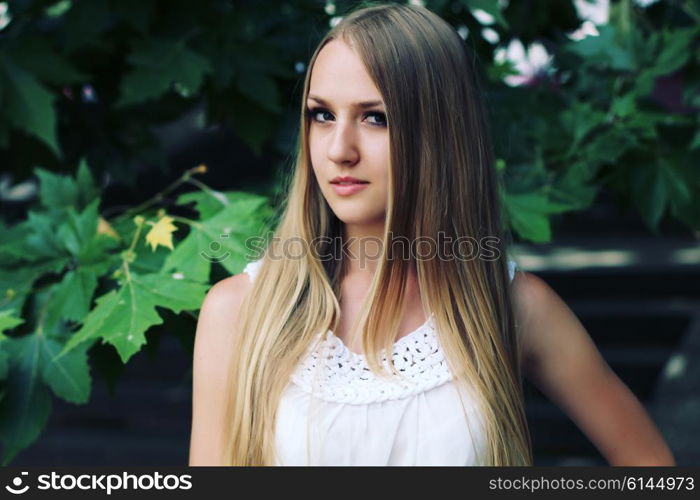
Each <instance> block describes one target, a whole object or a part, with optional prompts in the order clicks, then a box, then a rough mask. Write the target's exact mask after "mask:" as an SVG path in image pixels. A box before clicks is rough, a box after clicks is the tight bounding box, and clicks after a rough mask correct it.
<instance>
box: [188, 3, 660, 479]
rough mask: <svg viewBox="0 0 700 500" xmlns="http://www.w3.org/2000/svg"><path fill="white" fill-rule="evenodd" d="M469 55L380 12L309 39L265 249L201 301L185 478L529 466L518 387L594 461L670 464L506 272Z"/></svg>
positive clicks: (526, 279)
mask: <svg viewBox="0 0 700 500" xmlns="http://www.w3.org/2000/svg"><path fill="white" fill-rule="evenodd" d="M470 59H471V56H470V55H469V51H468V49H467V48H466V46H465V43H464V42H463V40H462V39H461V38H460V37H459V35H458V34H457V33H456V32H455V31H454V29H453V28H452V27H451V26H450V25H449V24H447V23H446V22H445V21H443V20H442V19H440V18H439V17H438V16H436V15H435V14H433V13H431V12H430V11H429V10H427V9H425V8H421V7H413V6H406V5H399V4H387V5H378V6H371V7H366V8H363V9H360V10H356V11H354V12H353V13H351V14H349V15H347V16H346V17H344V18H343V20H342V21H341V22H340V23H339V24H338V25H337V26H335V27H334V28H333V29H332V30H331V31H330V32H329V33H328V34H327V36H326V37H325V38H324V39H323V40H322V41H321V42H320V44H319V46H318V48H317V49H316V51H315V52H314V54H313V56H312V58H311V61H310V64H309V67H308V72H307V74H306V79H305V83H304V93H303V101H302V106H303V109H302V119H301V129H300V130H301V134H300V144H299V151H298V154H297V160H296V166H295V169H294V172H293V177H292V179H291V184H290V186H289V191H288V193H289V194H288V198H287V199H286V203H285V207H284V210H283V213H282V216H281V218H280V222H279V224H278V226H277V228H276V230H275V233H274V237H273V238H271V240H270V242H269V244H268V245H267V247H266V249H265V250H266V252H265V254H264V256H263V257H261V258H259V259H258V260H256V261H254V262H251V263H250V264H249V265H248V266H247V267H246V269H245V272H243V273H241V274H238V275H235V276H232V277H230V278H227V279H225V280H223V281H221V282H219V283H217V284H216V285H215V286H214V287H213V288H212V289H211V290H210V292H209V293H208V295H207V297H206V299H205V301H204V303H203V305H202V309H201V312H200V316H199V323H198V326H197V332H196V341H195V354H194V380H193V421H192V435H191V447H190V465H222V464H231V465H298V464H309V465H314V464H318V465H349V464H361V465H377V464H387V465H476V464H493V465H529V464H532V452H531V444H530V439H529V434H528V427H527V422H526V418H525V412H524V406H523V393H522V375H523V374H524V375H526V376H528V377H529V379H530V380H532V381H533V382H534V383H535V384H536V385H537V386H538V387H539V388H540V389H541V390H542V391H543V392H544V393H545V394H547V395H548V396H549V397H550V398H551V399H552V400H553V401H554V402H555V403H556V404H558V405H559V406H560V407H561V408H563V409H564V411H566V413H567V414H568V415H569V416H570V417H571V418H572V419H573V421H574V422H575V423H576V424H577V425H578V426H579V427H580V428H581V429H582V431H583V432H584V433H585V434H586V435H587V436H588V437H589V438H590V439H591V441H592V442H593V443H594V444H595V445H596V446H597V447H598V449H599V450H600V452H601V453H602V454H603V455H604V457H605V458H606V459H607V460H608V462H609V463H610V464H613V465H623V464H624V465H669V464H673V457H672V455H671V453H670V451H669V449H668V447H667V446H666V444H665V443H664V441H663V439H662V437H661V436H660V434H659V432H658V431H657V429H656V428H655V426H654V424H653V423H652V421H651V420H650V418H649V417H648V416H647V414H646V413H645V411H644V409H643V407H642V406H641V404H640V403H639V401H638V400H637V399H636V398H635V397H634V395H633V394H632V393H631V392H630V391H629V389H628V388H627V387H626V386H625V385H624V384H623V383H622V382H621V381H620V379H619V378H618V377H617V376H616V375H615V374H614V373H613V372H612V371H611V370H610V368H609V367H608V365H607V364H606V363H605V361H604V360H603V359H602V357H601V355H600V353H599V352H598V350H597V349H596V347H595V346H594V344H593V342H592V341H591V338H590V337H589V335H588V334H587V332H586V330H585V329H584V328H583V326H582V325H581V323H580V322H579V321H578V319H577V318H576V317H575V316H574V314H573V313H572V312H571V310H570V309H569V308H568V307H567V306H566V305H565V304H564V302H562V300H561V299H560V298H559V296H558V295H557V294H556V293H555V292H554V291H553V290H552V289H551V288H550V287H549V286H547V284H546V283H545V282H544V281H542V280H541V279H540V278H538V277H537V276H535V275H533V274H531V273H526V272H518V273H515V272H514V263H513V262H512V261H510V260H509V259H508V258H507V247H506V245H505V243H504V238H506V237H507V232H505V231H504V223H503V221H502V219H501V212H500V207H499V197H498V185H497V179H496V177H495V173H494V169H493V157H492V151H491V145H490V140H489V135H488V133H487V130H488V127H487V122H486V119H485V112H484V109H483V103H482V98H481V96H480V90H479V87H478V82H477V79H476V77H475V75H474V72H473V70H472V67H471V64H470ZM346 177H350V178H351V179H349V181H350V183H348V179H345V178H346ZM465 243H469V245H465ZM426 247H427V250H426ZM514 275H515V277H513V276H514ZM386 353H391V354H390V355H387V354H386Z"/></svg>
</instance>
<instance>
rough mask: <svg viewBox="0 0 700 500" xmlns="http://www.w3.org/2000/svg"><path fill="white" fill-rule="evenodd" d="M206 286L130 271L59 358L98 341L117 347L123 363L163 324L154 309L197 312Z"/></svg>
mask: <svg viewBox="0 0 700 500" xmlns="http://www.w3.org/2000/svg"><path fill="white" fill-rule="evenodd" d="M208 287H209V286H208V285H205V284H201V283H195V282H192V281H189V280H184V279H176V278H174V277H172V276H169V275H165V274H160V273H154V274H147V275H138V274H135V273H133V272H130V273H129V274H128V275H126V276H125V278H124V280H123V282H122V283H121V286H120V287H119V288H118V289H117V290H112V291H110V292H109V293H107V294H105V295H102V296H101V297H99V298H98V299H97V305H96V306H95V308H94V309H93V310H92V311H90V313H89V314H88V315H87V317H86V318H85V322H84V324H83V327H82V328H81V329H80V330H78V331H77V332H76V333H75V334H73V336H72V337H71V338H70V340H69V341H68V342H67V344H66V346H65V347H64V349H63V351H62V352H61V355H65V354H66V353H67V352H69V351H70V350H72V349H73V348H75V347H76V346H77V345H79V344H81V343H83V342H86V341H88V340H95V339H98V338H101V339H103V341H106V342H109V343H110V344H112V345H113V346H114V347H116V349H117V351H118V352H119V355H120V357H121V359H122V361H123V362H124V363H126V362H127V360H128V359H129V358H130V357H131V356H133V355H134V354H135V353H136V352H138V351H139V350H140V348H141V346H142V345H143V344H144V343H145V342H146V338H145V336H144V333H145V332H146V330H148V329H149V328H150V327H151V326H153V325H159V324H161V323H162V322H163V320H162V319H161V317H160V316H159V315H158V313H157V312H156V307H164V308H166V309H170V310H172V311H174V312H175V313H180V312H181V311H183V310H196V309H198V308H199V307H200V305H201V303H202V301H203V300H204V295H205V294H206V291H207V289H208Z"/></svg>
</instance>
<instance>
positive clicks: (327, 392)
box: [291, 315, 452, 404]
mask: <svg viewBox="0 0 700 500" xmlns="http://www.w3.org/2000/svg"><path fill="white" fill-rule="evenodd" d="M392 354H393V356H392V357H393V360H394V364H395V366H396V369H397V370H398V372H399V373H400V374H401V377H397V376H395V375H391V374H390V371H389V370H390V367H389V361H388V360H387V357H386V353H385V352H384V351H383V350H382V351H381V354H380V359H381V361H382V366H383V367H384V369H385V370H386V371H387V374H389V375H390V376H391V377H392V378H391V379H386V378H380V377H377V376H376V375H375V374H374V373H373V372H372V371H370V369H369V366H368V364H367V360H366V358H365V356H364V355H362V354H358V353H356V352H353V351H351V350H350V349H348V348H347V346H346V345H345V344H344V343H343V341H342V340H340V339H339V338H338V337H336V336H335V335H333V332H331V331H330V330H329V331H328V332H327V333H326V336H325V338H324V339H323V340H322V341H321V343H320V345H319V346H318V347H317V348H315V349H314V348H313V346H312V348H311V349H309V351H308V352H307V355H306V356H305V357H304V359H303V361H302V362H301V363H300V365H299V367H298V368H297V369H296V371H295V372H294V373H293V374H292V378H291V380H292V381H293V382H294V383H295V384H296V385H298V386H299V387H301V388H302V389H303V390H304V391H306V392H308V393H310V394H313V395H314V396H315V397H317V398H319V399H323V400H325V401H333V402H336V403H346V404H367V403H378V402H382V401H388V400H394V399H402V398H406V397H409V396H413V395H415V394H418V393H420V392H423V391H427V390H428V389H432V388H433V387H437V386H438V385H441V384H443V383H445V382H447V381H449V380H451V379H452V373H451V371H450V370H449V368H448V366H447V361H446V359H445V357H444V354H443V352H442V349H440V347H439V344H438V339H437V337H436V335H435V326H434V316H433V315H431V316H430V317H429V318H428V320H427V321H426V322H425V323H424V324H423V325H421V326H420V327H419V328H418V329H416V330H414V331H412V332H411V333H409V334H408V335H405V336H403V337H401V338H400V339H399V340H398V341H397V342H396V343H394V345H393V348H392Z"/></svg>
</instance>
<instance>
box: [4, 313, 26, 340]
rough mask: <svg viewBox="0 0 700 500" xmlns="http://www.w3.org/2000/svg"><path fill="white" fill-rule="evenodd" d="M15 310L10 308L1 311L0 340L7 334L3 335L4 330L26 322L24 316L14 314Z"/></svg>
mask: <svg viewBox="0 0 700 500" xmlns="http://www.w3.org/2000/svg"><path fill="white" fill-rule="evenodd" d="M14 313H15V312H14V311H13V310H12V309H8V310H5V311H0V340H4V339H5V336H4V335H2V332H4V331H5V330H10V329H12V328H14V327H16V326H17V325H21V324H22V323H24V320H23V319H22V318H17V317H15V316H14Z"/></svg>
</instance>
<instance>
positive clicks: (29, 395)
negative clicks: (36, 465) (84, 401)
mask: <svg viewBox="0 0 700 500" xmlns="http://www.w3.org/2000/svg"><path fill="white" fill-rule="evenodd" d="M41 342H42V340H41V338H40V336H39V335H35V334H32V335H25V336H23V337H20V338H11V339H8V340H7V341H6V342H3V344H2V345H3V349H7V350H8V352H9V355H10V361H11V369H10V370H9V373H8V377H7V380H6V383H5V387H6V391H7V392H6V393H5V397H4V399H3V400H2V404H0V439H1V440H2V441H3V442H4V446H3V454H2V465H3V466H4V465H7V464H8V463H10V461H11V460H12V459H13V458H14V457H15V456H16V455H17V453H19V452H20V451H21V450H23V449H24V448H26V447H27V446H29V445H30V444H32V443H33V442H34V441H35V440H36V439H37V437H39V433H40V432H41V430H42V429H43V428H44V426H45V425H46V423H47V422H48V419H49V415H50V413H51V395H50V393H49V391H48V389H47V387H46V386H45V385H44V383H43V379H42V372H43V366H42V361H43V360H42V353H41Z"/></svg>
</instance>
